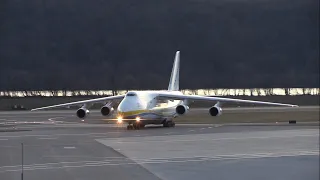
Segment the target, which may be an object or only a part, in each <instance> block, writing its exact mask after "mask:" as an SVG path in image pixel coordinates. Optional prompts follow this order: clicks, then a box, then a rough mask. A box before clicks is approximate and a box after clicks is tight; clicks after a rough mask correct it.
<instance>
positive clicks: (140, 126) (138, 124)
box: [127, 123, 145, 130]
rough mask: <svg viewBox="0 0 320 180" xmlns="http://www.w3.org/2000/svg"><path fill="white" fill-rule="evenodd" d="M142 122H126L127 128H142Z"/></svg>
mask: <svg viewBox="0 0 320 180" xmlns="http://www.w3.org/2000/svg"><path fill="white" fill-rule="evenodd" d="M144 126H145V125H144V124H141V123H133V124H128V126H127V130H133V129H141V128H144Z"/></svg>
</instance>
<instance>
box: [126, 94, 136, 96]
mask: <svg viewBox="0 0 320 180" xmlns="http://www.w3.org/2000/svg"><path fill="white" fill-rule="evenodd" d="M127 96H136V94H134V93H128V94H127Z"/></svg>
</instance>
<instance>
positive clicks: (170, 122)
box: [163, 121, 176, 127]
mask: <svg viewBox="0 0 320 180" xmlns="http://www.w3.org/2000/svg"><path fill="white" fill-rule="evenodd" d="M174 126H176V123H174V122H173V121H165V122H164V123H163V127H174Z"/></svg>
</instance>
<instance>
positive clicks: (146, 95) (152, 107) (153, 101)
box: [117, 91, 183, 123]
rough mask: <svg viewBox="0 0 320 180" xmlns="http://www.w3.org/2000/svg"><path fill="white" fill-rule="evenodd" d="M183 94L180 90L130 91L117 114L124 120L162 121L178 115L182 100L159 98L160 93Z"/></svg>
mask: <svg viewBox="0 0 320 180" xmlns="http://www.w3.org/2000/svg"><path fill="white" fill-rule="evenodd" d="M159 92H161V93H162V94H163V93H168V94H177V95H178V94H179V95H180V94H182V93H181V92H179V91H130V92H128V93H127V94H126V96H125V97H124V99H123V100H122V101H121V102H120V104H119V106H118V109H117V115H118V116H120V117H121V118H123V119H124V120H130V119H136V118H137V117H138V118H141V119H143V120H148V121H153V122H154V121H159V123H160V121H162V120H163V119H165V118H173V117H175V116H176V107H177V106H178V105H180V104H182V103H183V101H180V100H159V99H157V95H158V93H159Z"/></svg>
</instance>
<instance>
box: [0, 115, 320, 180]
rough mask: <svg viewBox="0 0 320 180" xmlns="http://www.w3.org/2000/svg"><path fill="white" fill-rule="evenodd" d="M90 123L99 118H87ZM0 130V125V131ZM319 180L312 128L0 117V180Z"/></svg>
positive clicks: (315, 133) (314, 126) (315, 129)
mask: <svg viewBox="0 0 320 180" xmlns="http://www.w3.org/2000/svg"><path fill="white" fill-rule="evenodd" d="M93 117H94V119H96V118H98V116H93ZM1 125H2V126H1ZM21 143H23V145H24V152H23V153H24V162H23V164H24V166H23V176H24V179H25V180H28V179H32V180H40V179H47V180H50V179H66V180H67V179H68V180H73V179H96V180H99V179H148V180H151V179H183V180H187V179H246V180H250V179H292V180H299V179H304V180H309V179H310V180H313V179H314V180H316V179H319V126H318V124H312V123H305V124H293V125H289V124H242V125H240V124H231V125H224V124H217V125H215V124H197V125H193V124H177V125H176V127H175V128H162V127H159V126H151V127H147V128H145V129H142V130H137V131H127V130H126V128H125V126H121V125H120V126H119V125H116V124H104V123H102V122H101V119H100V121H98V120H93V121H90V118H89V119H87V120H85V122H79V120H78V121H76V118H75V117H74V115H73V113H70V112H69V111H54V112H50V111H48V112H47V111H46V112H41V113H36V114H34V113H27V112H19V113H14V112H10V113H6V112H3V113H0V179H1V180H2V179H4V180H14V179H20V177H21V173H22V166H21V160H22V154H21Z"/></svg>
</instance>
